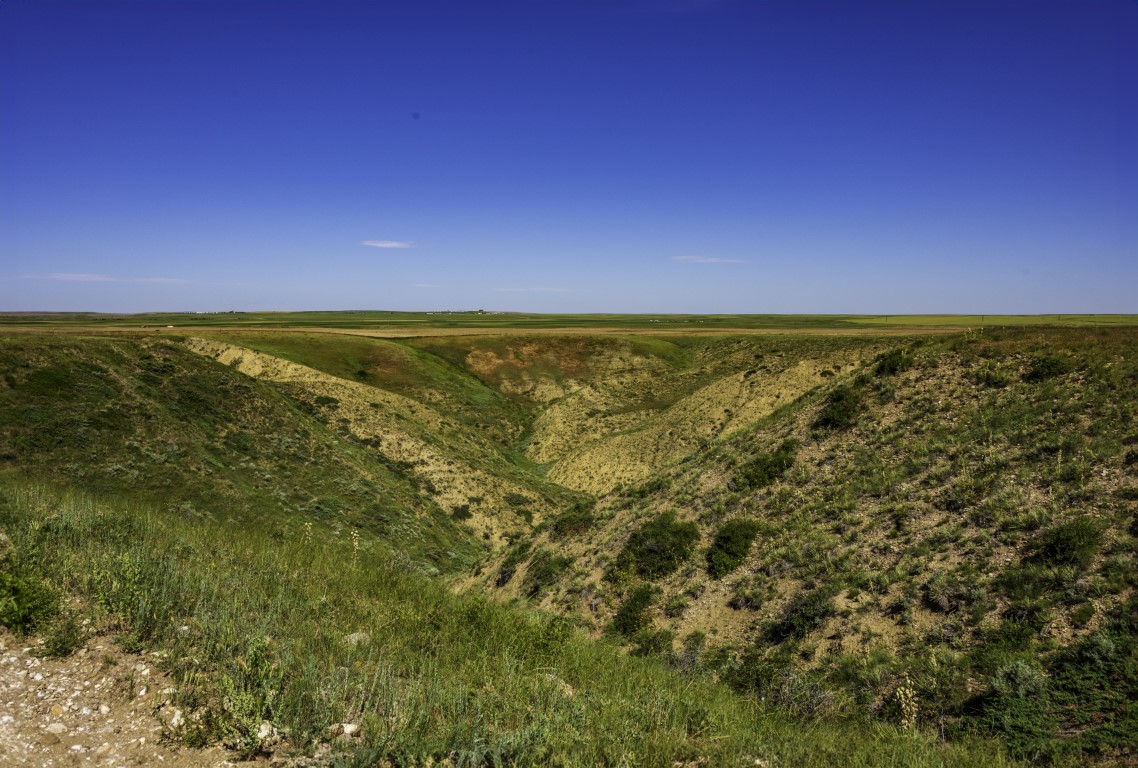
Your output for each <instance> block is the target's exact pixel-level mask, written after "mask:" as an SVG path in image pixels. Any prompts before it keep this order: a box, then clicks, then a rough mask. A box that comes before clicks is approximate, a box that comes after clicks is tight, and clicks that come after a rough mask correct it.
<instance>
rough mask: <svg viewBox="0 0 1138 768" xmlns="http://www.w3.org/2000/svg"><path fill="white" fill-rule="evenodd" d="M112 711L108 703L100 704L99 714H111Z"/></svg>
mask: <svg viewBox="0 0 1138 768" xmlns="http://www.w3.org/2000/svg"><path fill="white" fill-rule="evenodd" d="M110 713H111V708H110V707H108V706H107V705H106V704H100V705H99V714H100V715H109V714H110Z"/></svg>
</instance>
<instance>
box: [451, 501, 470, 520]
mask: <svg viewBox="0 0 1138 768" xmlns="http://www.w3.org/2000/svg"><path fill="white" fill-rule="evenodd" d="M450 516H451V517H453V518H454V519H455V520H469V519H470V518H472V517H474V513H473V512H471V511H470V505H469V504H458V505H457V506H455V508H454V509H452V510H451V511H450Z"/></svg>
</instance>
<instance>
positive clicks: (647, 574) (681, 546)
mask: <svg viewBox="0 0 1138 768" xmlns="http://www.w3.org/2000/svg"><path fill="white" fill-rule="evenodd" d="M698 538H699V527H698V526H696V524H695V523H681V522H679V521H677V520H676V515H675V513H673V512H665V513H663V514H661V515H659V516H658V517H656V518H654V519H652V520H650V521H649V522H647V523H645V524H644V525H642V526H640V527H639V528H638V529H636V530H635V531H634V532H633V533H632V535H631V536H630V537H629V538H628V543H627V544H625V545H624V549H623V550H621V552H620V554H619V555H618V556H617V559H616V565H617V568H618V569H619V570H623V569H626V568H629V567H631V568H633V569H634V570H635V571H636V573H638V574H639V575H640V576H642V577H643V578H646V579H658V578H660V577H661V576H667V575H668V574H670V573H673V572H675V570H676V569H677V568H679V567H680V563H682V562H683V561H684V560H687V559H688V556H689V555H690V554H691V550H692V547H693V546H694V545H695V542H696V539H698Z"/></svg>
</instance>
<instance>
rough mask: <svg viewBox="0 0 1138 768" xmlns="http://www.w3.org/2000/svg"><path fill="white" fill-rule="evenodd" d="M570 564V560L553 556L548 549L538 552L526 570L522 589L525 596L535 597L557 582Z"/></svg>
mask: <svg viewBox="0 0 1138 768" xmlns="http://www.w3.org/2000/svg"><path fill="white" fill-rule="evenodd" d="M572 562H573V560H572V558H568V557H562V556H561V555H555V554H553V552H551V551H550V550H548V549H542V550H539V551H538V552H537V554H535V555H534V556H533V558H532V559H531V560H530V562H529V568H527V569H526V578H525V583H524V587H523V589H524V590H525V593H526V596H527V597H537V595H538V594H539V593H541V591H542V590H544V589H545V588H546V587H548V586H550V585H551V584H553V582H555V581H557V577H558V576H560V575H561V574H562V573H564V572H565V570H566V569H567V568H568V567H569V566H570V565H571V564H572Z"/></svg>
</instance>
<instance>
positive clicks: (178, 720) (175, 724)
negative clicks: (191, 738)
mask: <svg viewBox="0 0 1138 768" xmlns="http://www.w3.org/2000/svg"><path fill="white" fill-rule="evenodd" d="M184 722H185V719H184V718H183V717H182V710H180V709H175V710H174V716H173V717H171V718H170V727H171V728H180V727H181V726H182V723H184Z"/></svg>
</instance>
